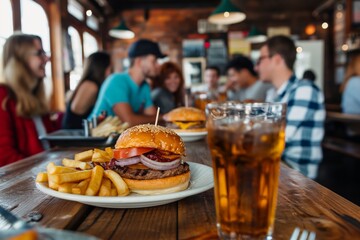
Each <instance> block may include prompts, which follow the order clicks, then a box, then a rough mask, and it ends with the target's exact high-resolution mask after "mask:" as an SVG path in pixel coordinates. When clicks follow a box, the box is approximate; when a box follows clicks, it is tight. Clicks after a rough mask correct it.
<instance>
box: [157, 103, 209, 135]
mask: <svg viewBox="0 0 360 240" xmlns="http://www.w3.org/2000/svg"><path fill="white" fill-rule="evenodd" d="M163 118H164V120H165V121H166V127H168V128H171V129H174V130H175V131H176V132H204V131H206V128H205V124H206V115H205V112H204V111H202V110H200V109H198V108H194V107H179V108H175V109H173V110H172V111H170V112H168V113H167V114H165V115H164V116H163Z"/></svg>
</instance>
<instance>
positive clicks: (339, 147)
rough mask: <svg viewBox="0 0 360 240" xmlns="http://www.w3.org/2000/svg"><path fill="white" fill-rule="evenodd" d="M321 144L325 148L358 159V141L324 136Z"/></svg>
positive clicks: (359, 157)
mask: <svg viewBox="0 0 360 240" xmlns="http://www.w3.org/2000/svg"><path fill="white" fill-rule="evenodd" d="M322 146H323V148H325V149H329V150H331V151H335V152H338V153H341V154H344V155H346V156H350V157H353V158H357V159H360V143H355V142H351V141H349V140H346V139H342V138H335V137H325V138H324V140H323V143H322Z"/></svg>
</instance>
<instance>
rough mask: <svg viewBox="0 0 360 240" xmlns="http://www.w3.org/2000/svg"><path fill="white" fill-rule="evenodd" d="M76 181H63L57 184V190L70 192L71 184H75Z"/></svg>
mask: <svg viewBox="0 0 360 240" xmlns="http://www.w3.org/2000/svg"><path fill="white" fill-rule="evenodd" d="M76 185H77V184H76V183H70V182H69V183H63V184H60V185H59V188H58V191H59V192H63V193H72V188H73V186H76Z"/></svg>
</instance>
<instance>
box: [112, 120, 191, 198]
mask: <svg viewBox="0 0 360 240" xmlns="http://www.w3.org/2000/svg"><path fill="white" fill-rule="evenodd" d="M183 156H185V145H184V142H183V141H182V140H181V138H180V137H179V135H177V134H176V133H175V132H174V131H172V130H171V129H168V128H165V127H161V126H155V125H150V124H144V125H137V126H134V127H131V128H129V129H127V130H125V131H124V132H123V133H122V134H121V135H120V137H119V138H118V140H117V142H116V145H115V149H114V158H113V159H112V160H111V161H110V163H109V164H108V166H107V168H109V169H112V170H114V171H116V172H117V173H119V174H120V176H121V177H122V178H123V179H124V181H125V182H126V184H127V185H128V187H129V189H130V190H131V191H132V192H135V193H139V194H144V195H154V194H163V193H172V192H178V191H182V190H185V189H187V188H188V186H189V182H190V168H189V165H188V164H187V163H186V162H184V160H183V159H182V157H183Z"/></svg>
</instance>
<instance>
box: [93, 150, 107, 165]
mask: <svg viewBox="0 0 360 240" xmlns="http://www.w3.org/2000/svg"><path fill="white" fill-rule="evenodd" d="M111 158H112V157H110V156H109V154H108V153H107V152H106V151H104V150H100V149H97V148H95V149H94V154H93V156H92V161H93V162H109V161H110V160H111Z"/></svg>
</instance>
